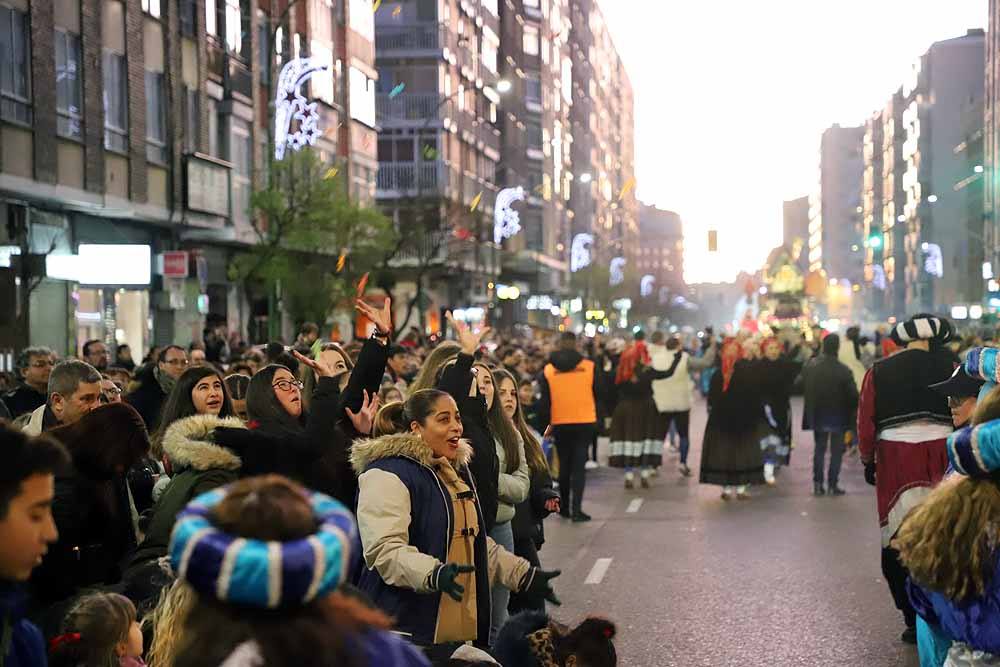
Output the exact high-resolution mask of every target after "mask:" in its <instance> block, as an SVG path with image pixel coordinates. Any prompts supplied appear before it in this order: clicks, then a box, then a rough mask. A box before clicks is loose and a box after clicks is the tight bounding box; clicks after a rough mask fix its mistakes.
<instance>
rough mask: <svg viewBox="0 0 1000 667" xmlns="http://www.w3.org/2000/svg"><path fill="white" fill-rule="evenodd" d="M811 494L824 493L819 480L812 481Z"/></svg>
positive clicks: (823, 494)
mask: <svg viewBox="0 0 1000 667" xmlns="http://www.w3.org/2000/svg"><path fill="white" fill-rule="evenodd" d="M813 495H814V496H825V495H826V489H824V488H823V484H822V483H821V482H813Z"/></svg>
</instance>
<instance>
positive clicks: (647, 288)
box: [639, 273, 656, 296]
mask: <svg viewBox="0 0 1000 667" xmlns="http://www.w3.org/2000/svg"><path fill="white" fill-rule="evenodd" d="M655 284H656V277H655V276H653V275H652V274H649V273H647V274H646V275H644V276H643V277H642V281H641V282H640V283H639V295H640V296H650V295H651V294H652V293H653V285H655Z"/></svg>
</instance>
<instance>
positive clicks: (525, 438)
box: [493, 368, 549, 476]
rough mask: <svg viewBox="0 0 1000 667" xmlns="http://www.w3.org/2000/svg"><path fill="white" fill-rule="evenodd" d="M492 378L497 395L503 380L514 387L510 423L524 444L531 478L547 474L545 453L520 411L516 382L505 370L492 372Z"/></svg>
mask: <svg viewBox="0 0 1000 667" xmlns="http://www.w3.org/2000/svg"><path fill="white" fill-rule="evenodd" d="M493 378H494V379H495V380H496V381H497V394H498V395H499V393H500V384H501V383H502V382H503V381H504V380H509V381H510V382H511V383H512V384H513V385H514V402H515V405H516V406H517V407H516V408H515V409H514V417H513V418H512V419H511V421H512V422H513V425H514V429H515V430H516V431H517V433H518V435H520V436H521V441H522V442H523V443H524V458H525V459H527V461H528V467H529V468H530V469H531V474H532V476H534V475H537V474H540V473H542V472H548V470H549V464H548V462H547V461H546V460H545V453H544V452H543V451H542V444H541V443H540V442H538V438H536V437H535V434H534V433H532V431H531V428H530V427H529V426H528V422H526V421H525V420H524V410H522V409H521V397H520V396H519V395H518V393H517V389H518V385H517V380H515V379H514V375H513V373H511V372H510V371H508V370H507V369H505V368H498V369H497V370H495V371H493ZM498 398H499V396H498ZM493 402H494V404H496V403H499V400H495V401H493ZM501 407H502V406H501Z"/></svg>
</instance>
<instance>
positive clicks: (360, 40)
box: [0, 0, 375, 354]
mask: <svg viewBox="0 0 1000 667" xmlns="http://www.w3.org/2000/svg"><path fill="white" fill-rule="evenodd" d="M359 3H360V4H361V5H364V6H366V7H367V10H368V14H367V16H365V15H364V14H363V13H361V12H359V11H358V6H357V5H358V4H359ZM356 17H364V18H366V19H367V24H368V25H367V26H365V25H364V22H363V21H360V20H358V21H355V20H354V19H356ZM371 23H372V16H371V2H370V1H369V2H367V3H365V2H364V0H357V2H356V1H355V0H350V1H349V2H343V3H338V2H332V1H330V0H309V1H308V2H293V3H292V4H291V5H289V4H288V3H285V2H283V1H282V0H273V1H272V2H267V1H266V0H261V1H260V2H258V1H257V0H54V1H53V2H28V1H27V0H10V1H8V0H3V2H0V31H2V33H3V34H2V38H0V49H3V50H4V52H3V53H0V68H2V69H3V72H2V75H3V76H2V77H0V80H2V81H3V85H2V89H0V215H2V216H3V217H4V222H5V223H7V224H4V225H0V230H3V231H0V237H2V238H0V247H3V248H6V252H5V253H3V254H0V265H4V264H6V265H8V268H0V289H3V293H5V294H8V293H12V292H13V290H11V289H10V287H9V284H10V283H13V282H14V278H15V277H23V276H24V275H25V272H26V264H28V263H33V269H32V272H33V273H34V275H35V276H36V277H37V278H38V279H40V282H39V281H38V280H32V286H33V287H34V289H33V291H32V292H31V295H30V299H27V300H26V302H27V303H29V307H28V311H29V317H28V318H27V320H24V319H21V320H19V321H18V322H17V325H16V326H15V325H13V324H12V323H11V321H10V319H8V320H6V321H0V347H2V346H3V345H9V346H12V347H18V346H21V345H25V344H27V342H28V341H29V340H30V342H32V343H35V344H48V345H51V346H52V347H54V348H55V349H57V350H60V351H63V352H65V353H72V354H75V353H77V352H78V348H79V345H81V344H82V343H83V341H85V340H87V339H89V338H100V339H104V340H105V341H106V342H108V343H109V344H114V343H121V342H127V343H129V344H130V345H131V346H132V348H133V349H134V350H136V351H137V352H138V351H140V350H144V349H146V348H148V347H149V346H150V345H152V344H162V343H166V342H179V343H182V344H183V343H187V342H189V341H192V340H196V339H199V338H200V335H201V330H202V327H203V326H204V324H205V323H206V320H214V321H218V322H226V323H228V325H229V327H230V328H232V329H237V328H238V329H240V330H242V331H244V332H246V331H247V329H248V328H252V327H251V325H252V323H254V322H257V323H261V320H262V319H264V320H266V317H267V316H268V314H267V312H266V311H265V312H263V313H262V312H261V311H260V310H259V306H258V304H255V303H254V301H255V299H254V296H253V295H252V294H248V293H246V292H244V291H243V290H242V289H241V287H240V286H237V285H233V284H231V281H230V280H229V279H228V275H227V266H228V265H229V262H230V259H231V258H232V256H233V255H234V253H238V252H240V251H241V250H243V249H245V248H246V247H247V246H248V245H249V244H251V243H253V241H254V240H255V238H256V234H255V233H254V227H253V225H254V216H253V215H252V212H251V207H250V199H251V194H252V191H253V190H254V188H255V186H256V185H259V184H261V183H263V182H264V180H265V179H266V165H267V164H268V163H269V161H268V159H267V157H268V155H269V153H270V151H271V148H270V142H271V140H272V139H273V128H272V127H271V125H272V122H273V119H272V115H271V111H269V108H270V104H269V102H270V100H271V99H272V98H273V96H274V93H275V90H276V81H277V76H278V72H279V71H280V68H281V67H282V66H283V65H284V64H285V63H286V62H288V61H289V60H290V59H292V58H296V57H301V56H307V55H311V56H314V57H317V58H322V59H323V60H325V62H326V63H327V65H328V68H327V70H326V71H325V73H322V74H317V75H316V76H314V77H313V79H312V81H311V84H310V86H309V90H308V94H309V95H310V96H312V97H314V98H315V99H316V102H317V112H318V114H319V118H320V120H319V127H320V128H321V130H322V131H323V133H322V135H321V136H320V137H319V138H318V140H317V143H316V147H317V150H319V151H320V154H321V155H322V156H323V158H324V159H325V160H327V161H329V162H330V163H331V164H333V163H335V162H337V161H338V160H340V161H342V162H343V166H344V168H345V171H346V172H347V174H348V175H349V178H350V181H351V183H352V191H353V192H354V193H355V195H356V196H358V197H362V198H363V197H365V196H367V197H369V198H370V197H371V196H372V194H373V191H374V188H373V185H374V174H375V170H374V165H375V159H374V158H375V147H374V142H373V138H374V127H375V123H374V119H373V118H372V119H371V120H370V121H369V122H368V123H363V122H358V120H357V119H358V116H357V115H354V114H351V113H350V110H352V109H361V108H363V107H365V106H366V105H369V102H367V101H366V99H365V96H364V95H361V96H360V98H359V99H358V100H356V104H352V99H351V90H352V89H351V87H350V86H348V85H346V83H345V80H346V77H345V76H344V75H343V73H346V72H347V71H348V69H347V68H346V67H345V66H344V63H350V64H352V65H355V66H357V67H359V68H361V69H367V70H368V73H369V74H372V75H374V68H373V55H374V53H373V44H372V39H373V30H372V27H371ZM373 92H374V91H373V90H372V91H371V94H370V98H371V101H370V106H372V107H374V97H373ZM345 112H348V115H344V114H345ZM373 115H374V114H372V116H373ZM338 128H339V130H338ZM366 137H367V141H366ZM366 144H367V147H366ZM366 193H367V194H366ZM164 253H173V254H168V255H165V254H164ZM24 254H27V255H31V256H34V257H32V258H31V259H30V260H29V262H21V261H20V260H18V259H13V260H12V259H11V255H24ZM40 255H46V256H47V257H45V258H43V259H42V260H38V259H37V256H40ZM46 265H47V268H46V269H44V271H43V270H42V267H46ZM81 267H83V268H81ZM93 267H103V268H104V269H105V270H103V271H99V272H95V271H93ZM43 273H47V275H46V277H44V279H42V278H41V276H42V274H43ZM15 274H18V275H17V276H15ZM22 282H23V281H22ZM4 283H6V284H8V286H7V287H2V284H4ZM35 283H37V286H35ZM15 297H16V300H17V302H18V303H19V304H20V303H21V302H22V300H23V297H22V296H18V295H16V294H15ZM248 297H249V298H248ZM25 322H27V327H25V326H24V323H25ZM265 323H266V322H265ZM265 328H266V327H265ZM252 334H253V332H252V331H251V336H252Z"/></svg>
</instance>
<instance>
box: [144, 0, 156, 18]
mask: <svg viewBox="0 0 1000 667" xmlns="http://www.w3.org/2000/svg"><path fill="white" fill-rule="evenodd" d="M142 11H144V12H146V13H147V14H149V15H150V16H152V17H154V18H160V0H142Z"/></svg>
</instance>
